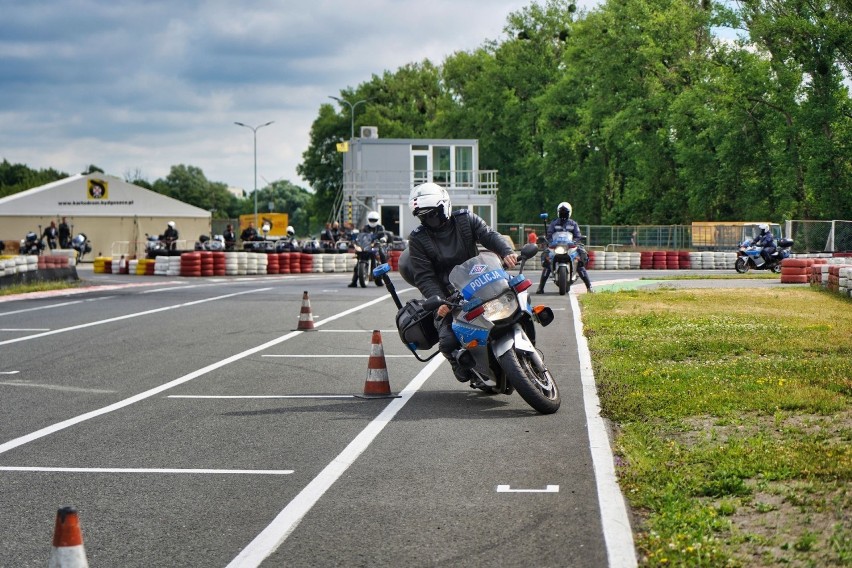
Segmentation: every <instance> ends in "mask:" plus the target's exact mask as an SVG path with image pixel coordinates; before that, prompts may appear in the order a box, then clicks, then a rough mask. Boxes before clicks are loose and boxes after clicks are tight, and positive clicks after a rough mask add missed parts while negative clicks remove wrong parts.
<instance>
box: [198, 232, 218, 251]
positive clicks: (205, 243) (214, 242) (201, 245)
mask: <svg viewBox="0 0 852 568" xmlns="http://www.w3.org/2000/svg"><path fill="white" fill-rule="evenodd" d="M195 250H209V251H224V250H225V237H223V236H222V235H214V236H213V238H212V239H211V238H210V237H209V236H207V235H200V236H199V237H198V240H197V241H195Z"/></svg>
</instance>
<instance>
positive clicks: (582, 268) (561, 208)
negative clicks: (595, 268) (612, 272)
mask: <svg viewBox="0 0 852 568" xmlns="http://www.w3.org/2000/svg"><path fill="white" fill-rule="evenodd" d="M556 214H557V217H556V219H554V220H553V221H551V222H550V224H549V225H548V226H547V234H546V237H547V242H548V243H549V242H550V241H551V239H553V234H554V233H559V232H563V231H565V232H568V233H571V234H572V235H574V242H575V243H576V242H578V241H579V240H580V239H581V238H582V235H581V234H580V225H578V224H577V222H576V221H575V220H574V219H572V218H571V204H570V203H568V202H567V201H563V202H562V203H560V204H559V205H558V206H557V207H556ZM578 248H579V249H580V259H579V262H578V263H577V274H578V275H579V276H580V279H581V280H582V281H583V283H584V284H585V285H586V290H588V291H589V292H591V291H592V282H591V280H589V273H588V272H586V264H587V263H588V262H589V254H588V253H587V252H586V249H584V248H583V245H578ZM546 258H548V257H547V255H546V254H545V255H543V256H542V259H546ZM548 262H549V261H548ZM550 271H551V266H550V264H549V263H548V264H547V265H546V266H544V268H543V269H542V271H541V281H540V282H539V284H538V291H537V292H536V294H543V293H544V285H545V284H546V283H547V279H548V277H550Z"/></svg>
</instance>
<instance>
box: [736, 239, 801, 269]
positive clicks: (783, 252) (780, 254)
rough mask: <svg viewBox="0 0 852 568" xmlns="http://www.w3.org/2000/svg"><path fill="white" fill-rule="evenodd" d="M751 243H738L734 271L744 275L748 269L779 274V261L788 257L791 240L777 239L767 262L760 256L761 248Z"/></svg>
mask: <svg viewBox="0 0 852 568" xmlns="http://www.w3.org/2000/svg"><path fill="white" fill-rule="evenodd" d="M751 243H752V241H751V240H750V239H747V240H745V241H743V242H742V243H740V247H739V249H737V260H736V261H734V270H736V271H737V272H738V273H740V274H745V273H746V272H748V271H749V269H754V270H771V271H772V272H774V273H775V274H779V273H780V272H781V261H783V260H784V259H785V258H789V257H790V248H791V247H792V246H793V244H794V241H793V240H791V239H778V243H777V244H778V246H777V247H776V248H775V252H774V253H772V255H771V256H770V259H769V261H768V262H767V261H765V260H764V259H763V255H762V254H760V253H761V251H763V247H759V246H754V245H752V244H751Z"/></svg>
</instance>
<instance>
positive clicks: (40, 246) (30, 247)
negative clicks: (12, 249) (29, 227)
mask: <svg viewBox="0 0 852 568" xmlns="http://www.w3.org/2000/svg"><path fill="white" fill-rule="evenodd" d="M43 250H44V242H43V241H42V240H41V239H39V237H38V233H36V232H34V231H28V232H27V234H26V235H25V236H24V238H23V239H21V245H20V250H19V251H18V254H26V255H40V254H41V251H43Z"/></svg>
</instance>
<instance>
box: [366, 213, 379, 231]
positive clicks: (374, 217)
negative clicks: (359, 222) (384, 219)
mask: <svg viewBox="0 0 852 568" xmlns="http://www.w3.org/2000/svg"><path fill="white" fill-rule="evenodd" d="M367 224H368V225H370V226H371V227H375V226H376V225H378V224H379V212H378V211H370V212H369V213H367Z"/></svg>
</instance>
